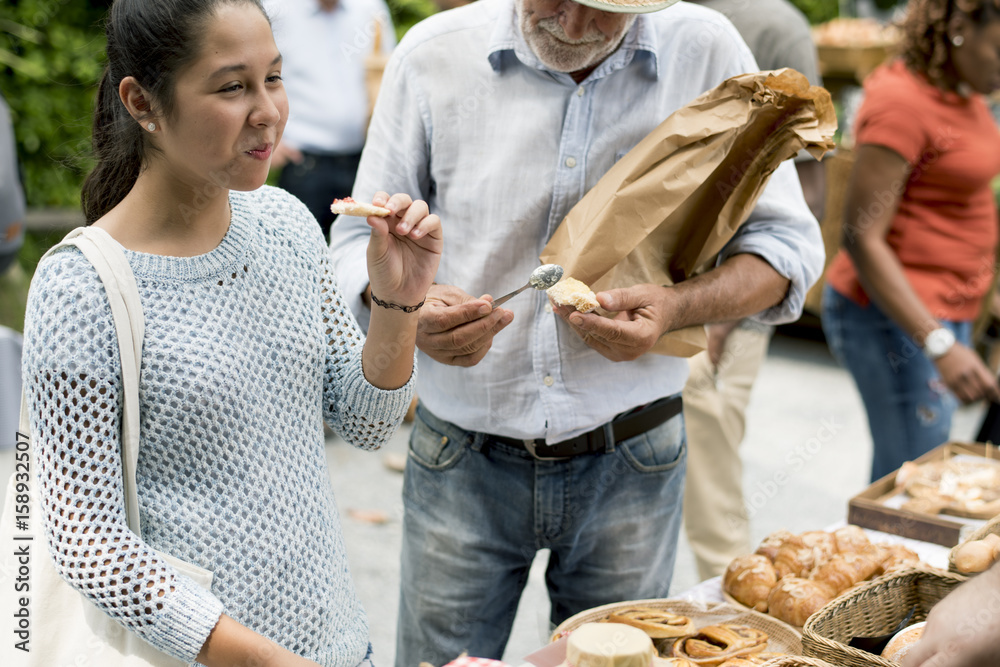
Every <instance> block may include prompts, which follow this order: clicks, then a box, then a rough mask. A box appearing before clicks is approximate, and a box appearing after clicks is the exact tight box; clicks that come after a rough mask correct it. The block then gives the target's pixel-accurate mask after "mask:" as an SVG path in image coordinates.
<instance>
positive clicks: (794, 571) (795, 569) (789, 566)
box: [774, 541, 816, 579]
mask: <svg viewBox="0 0 1000 667" xmlns="http://www.w3.org/2000/svg"><path fill="white" fill-rule="evenodd" d="M815 565H816V554H815V553H813V550H812V549H810V548H809V547H807V546H805V545H804V544H802V542H801V541H797V542H786V543H785V544H783V545H782V546H781V547H780V548H779V549H778V554H777V555H776V556H775V557H774V571H775V572H776V573H777V574H778V579H782V578H784V577H789V576H791V577H804V576H806V575H808V574H809V572H810V571H811V570H812V569H813V567H814V566H815Z"/></svg>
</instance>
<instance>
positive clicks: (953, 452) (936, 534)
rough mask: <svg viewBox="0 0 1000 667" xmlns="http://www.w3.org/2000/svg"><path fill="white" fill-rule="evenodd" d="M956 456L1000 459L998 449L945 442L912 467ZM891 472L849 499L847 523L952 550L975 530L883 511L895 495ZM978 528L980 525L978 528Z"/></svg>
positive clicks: (913, 514) (899, 511)
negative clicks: (951, 548) (964, 455)
mask: <svg viewBox="0 0 1000 667" xmlns="http://www.w3.org/2000/svg"><path fill="white" fill-rule="evenodd" d="M959 454H966V455H971V456H981V457H984V458H986V457H989V458H993V459H1000V448H997V447H996V446H995V445H986V444H983V443H963V442H948V443H945V444H943V445H941V446H939V447H935V448H934V449H933V450H931V451H929V452H927V453H926V454H924V455H923V456H921V457H920V458H918V459H916V461H915V462H916V463H929V462H930V461H940V460H942V459H945V458H951V457H953V456H957V455H959ZM897 472H899V471H894V472H892V473H890V474H888V475H886V476H885V477H883V478H882V479H880V480H878V481H876V482H873V483H872V485H871V486H869V487H868V488H867V489H865V490H864V491H862V492H861V493H859V494H858V495H856V496H854V497H853V498H851V500H850V501H849V502H848V504H847V522H848V523H852V524H854V525H856V526H861V527H862V528H871V529H872V530H880V531H882V532H883V533H890V534H892V535H900V536H902V537H909V538H913V539H915V540H921V541H923V542H931V543H933V544H940V545H942V546H945V547H953V546H955V545H956V544H958V543H959V542H961V541H962V540H963V539H965V537H966V535H967V534H969V533H972V532H973V531H974V530H976V528H977V527H978V526H974V525H970V524H969V523H963V522H961V521H957V520H956V519H953V518H949V517H947V516H944V515H930V514H921V513H917V512H911V511H908V510H903V509H895V508H892V507H887V506H886V505H885V501H886V500H887V499H889V498H891V497H892V496H894V495H896V494H897V493H898V492H899V489H898V488H897V485H896V473H897ZM979 525H981V524H979Z"/></svg>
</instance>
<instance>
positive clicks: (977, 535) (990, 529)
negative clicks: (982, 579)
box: [948, 515, 1000, 577]
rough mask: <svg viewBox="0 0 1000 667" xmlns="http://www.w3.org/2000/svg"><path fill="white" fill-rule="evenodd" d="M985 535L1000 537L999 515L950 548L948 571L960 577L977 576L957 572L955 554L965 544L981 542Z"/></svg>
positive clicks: (974, 573)
mask: <svg viewBox="0 0 1000 667" xmlns="http://www.w3.org/2000/svg"><path fill="white" fill-rule="evenodd" d="M987 535H1000V515H998V516H995V517H993V518H992V519H990V520H989V521H987V522H986V523H985V524H984V525H982V526H980V527H979V528H978V529H977V530H976V531H975V532H974V533H972V534H971V535H969V537H968V538H967V539H966V540H965V541H964V542H959V543H958V544H957V545H955V546H954V547H953V548H952V550H951V552H950V553H949V554H948V571H949V572H951V573H952V574H956V575H958V576H960V577H971V576H975V575H976V574H978V572H973V573H971V574H969V573H967V572H959V571H958V568H957V567H955V553H956V552H957V551H958V550H959V549H961V548H962V547H963V546H964V545H965V544H966V543H968V542H974V541H975V540H981V539H983V538H984V537H986V536H987Z"/></svg>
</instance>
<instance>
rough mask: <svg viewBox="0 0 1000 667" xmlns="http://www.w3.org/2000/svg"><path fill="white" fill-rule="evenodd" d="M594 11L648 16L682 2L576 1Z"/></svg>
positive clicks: (668, 0)
mask: <svg viewBox="0 0 1000 667" xmlns="http://www.w3.org/2000/svg"><path fill="white" fill-rule="evenodd" d="M574 1H575V2H579V3H580V4H581V5H587V6H588V7H593V8H594V9H601V10H604V11H606V12H617V13H621V14H646V13H648V12H658V11H660V10H661V9H666V8H667V7H669V6H670V5H673V4H676V3H678V2H680V0H574Z"/></svg>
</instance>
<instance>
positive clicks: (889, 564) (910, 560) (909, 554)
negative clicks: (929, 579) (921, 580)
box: [876, 544, 920, 574]
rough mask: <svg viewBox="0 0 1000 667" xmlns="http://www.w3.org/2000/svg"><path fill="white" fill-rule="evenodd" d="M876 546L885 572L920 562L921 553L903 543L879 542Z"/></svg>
mask: <svg viewBox="0 0 1000 667" xmlns="http://www.w3.org/2000/svg"><path fill="white" fill-rule="evenodd" d="M876 546H877V557H878V558H879V560H880V561H881V567H882V573H883V574H885V573H888V572H895V571H896V570H901V569H903V568H904V567H910V566H913V565H918V564H919V563H920V555H919V554H918V553H917V552H916V551H914V550H913V549H910V548H907V547H904V546H903V545H902V544H879V545H876Z"/></svg>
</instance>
